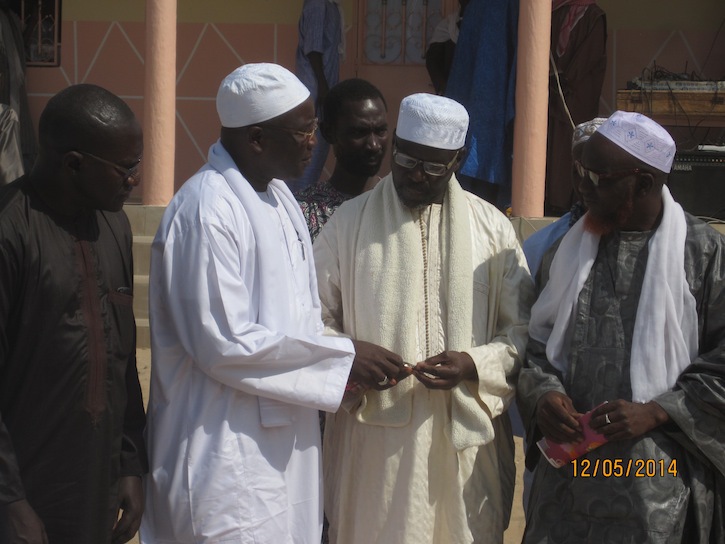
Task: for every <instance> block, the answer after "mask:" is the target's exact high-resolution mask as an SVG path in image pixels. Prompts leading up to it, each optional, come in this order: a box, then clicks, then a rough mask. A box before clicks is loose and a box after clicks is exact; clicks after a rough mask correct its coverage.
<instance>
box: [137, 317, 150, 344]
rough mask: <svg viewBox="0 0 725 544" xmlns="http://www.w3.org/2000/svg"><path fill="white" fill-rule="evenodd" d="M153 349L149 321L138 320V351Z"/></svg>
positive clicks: (144, 319)
mask: <svg viewBox="0 0 725 544" xmlns="http://www.w3.org/2000/svg"><path fill="white" fill-rule="evenodd" d="M150 347H151V329H150V328H149V320H148V319H146V318H141V319H139V318H138V317H137V318H136V349H148V348H150Z"/></svg>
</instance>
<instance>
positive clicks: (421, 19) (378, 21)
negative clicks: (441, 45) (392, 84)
mask: <svg viewBox="0 0 725 544" xmlns="http://www.w3.org/2000/svg"><path fill="white" fill-rule="evenodd" d="M444 1H445V0H364V2H365V5H364V14H365V17H364V23H363V24H364V31H363V32H364V36H363V50H364V54H365V55H364V60H363V62H366V63H369V64H424V63H425V52H426V49H427V48H428V42H429V41H430V38H431V35H432V34H433V30H434V29H435V27H436V25H437V24H438V22H439V21H440V20H441V18H442V15H441V13H442V4H443V3H444Z"/></svg>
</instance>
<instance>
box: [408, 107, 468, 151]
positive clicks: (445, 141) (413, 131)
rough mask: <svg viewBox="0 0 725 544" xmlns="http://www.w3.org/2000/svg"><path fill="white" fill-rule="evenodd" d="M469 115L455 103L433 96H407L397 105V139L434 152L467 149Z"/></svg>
mask: <svg viewBox="0 0 725 544" xmlns="http://www.w3.org/2000/svg"><path fill="white" fill-rule="evenodd" d="M467 131H468V112H467V111H466V108H464V107H463V106H461V105H460V104H459V103H458V102H456V101H455V100H451V99H450V98H445V97H443V96H437V95H434V94H427V93H418V94H412V95H410V96H406V97H405V98H403V100H402V102H401V103H400V114H399V115H398V126H397V127H396V129H395V134H396V135H397V137H398V138H402V139H403V140H408V141H410V142H415V143H416V144H421V145H426V146H428V147H435V148H437V149H460V148H462V147H463V146H464V145H466V132H467Z"/></svg>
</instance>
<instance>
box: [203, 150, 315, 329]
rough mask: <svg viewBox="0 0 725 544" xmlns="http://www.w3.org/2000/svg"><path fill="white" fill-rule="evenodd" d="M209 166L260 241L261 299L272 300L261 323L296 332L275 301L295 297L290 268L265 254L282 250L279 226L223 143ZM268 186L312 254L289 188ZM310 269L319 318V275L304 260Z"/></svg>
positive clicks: (263, 311)
mask: <svg viewBox="0 0 725 544" xmlns="http://www.w3.org/2000/svg"><path fill="white" fill-rule="evenodd" d="M208 160H209V164H211V165H212V166H213V167H214V168H215V169H216V170H218V171H219V173H220V174H221V175H222V176H224V179H225V180H226V181H227V183H228V184H229V186H230V187H231V188H232V190H233V191H234V194H236V195H237V197H238V198H239V200H240V201H241V203H242V204H243V206H244V211H245V212H246V213H247V216H248V217H249V223H250V224H251V227H252V232H254V238H255V240H256V242H257V244H256V250H257V262H258V263H259V290H260V293H259V298H260V300H262V301H269V302H266V303H264V304H260V305H259V324H260V325H263V326H265V327H267V328H268V329H269V330H273V331H294V330H296V329H297V327H298V324H297V323H294V322H293V321H292V320H291V319H290V317H291V316H290V314H289V312H288V311H287V304H286V303H281V304H275V303H274V301H288V300H292V297H293V294H292V293H290V292H289V289H288V281H287V278H286V276H287V274H289V272H288V270H289V266H286V265H285V263H284V261H283V255H284V253H282V252H281V251H279V250H275V251H265V249H266V248H279V240H278V239H277V238H276V236H275V233H276V232H277V227H276V226H275V225H274V224H273V223H272V219H271V218H270V217H269V215H268V214H267V213H265V211H264V208H263V204H262V201H261V200H260V198H259V195H258V194H257V192H256V191H255V190H254V188H253V187H252V186H251V185H250V184H249V182H248V181H247V180H246V179H245V178H244V177H243V176H242V174H241V173H240V172H239V169H238V168H237V165H236V164H234V161H233V160H232V158H231V156H230V155H229V153H228V152H227V150H226V149H224V146H223V145H222V144H221V142H216V143H215V144H214V145H212V146H211V148H209V157H208ZM269 186H270V187H271V188H272V191H273V192H274V195H275V196H276V197H277V200H278V201H279V203H280V204H281V205H282V206H283V207H284V208H285V210H286V211H287V215H289V218H290V220H291V221H292V225H293V226H294V228H295V230H296V231H297V235H298V236H299V237H300V239H301V241H302V243H303V244H304V247H305V255H312V243H311V242H310V233H309V231H308V229H307V225H306V224H305V218H304V216H303V215H302V212H301V211H300V207H299V204H297V201H296V200H295V198H294V196H292V193H291V192H290V190H289V189H288V188H287V185H285V183H284V182H283V181H281V180H278V179H273V180H272V181H271V182H270V183H269ZM305 262H306V263H307V266H308V267H309V270H308V272H309V277H310V292H311V293H312V305H313V308H314V312H315V315H318V316H319V315H320V297H319V296H318V292H317V275H316V274H315V268H314V267H315V265H314V262H313V260H312V259H307V260H306V261H305ZM305 332H320V331H319V330H314V329H313V330H308V331H305Z"/></svg>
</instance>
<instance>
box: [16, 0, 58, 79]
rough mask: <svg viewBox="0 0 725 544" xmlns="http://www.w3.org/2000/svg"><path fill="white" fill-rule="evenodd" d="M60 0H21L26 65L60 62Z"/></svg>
mask: <svg viewBox="0 0 725 544" xmlns="http://www.w3.org/2000/svg"><path fill="white" fill-rule="evenodd" d="M60 11H61V0H22V1H21V3H20V19H21V20H22V22H23V39H24V42H25V59H26V62H27V65H28V66H58V65H59V64H60Z"/></svg>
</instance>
